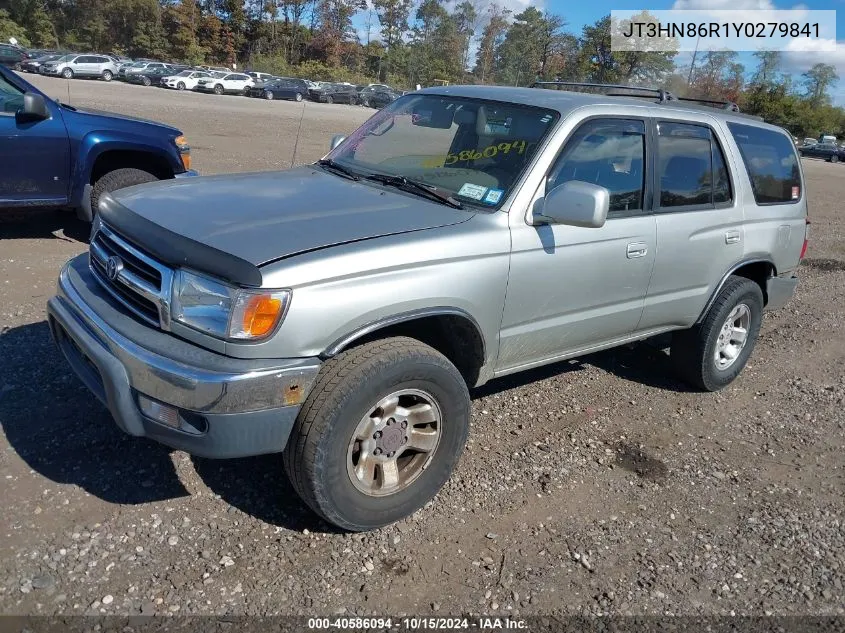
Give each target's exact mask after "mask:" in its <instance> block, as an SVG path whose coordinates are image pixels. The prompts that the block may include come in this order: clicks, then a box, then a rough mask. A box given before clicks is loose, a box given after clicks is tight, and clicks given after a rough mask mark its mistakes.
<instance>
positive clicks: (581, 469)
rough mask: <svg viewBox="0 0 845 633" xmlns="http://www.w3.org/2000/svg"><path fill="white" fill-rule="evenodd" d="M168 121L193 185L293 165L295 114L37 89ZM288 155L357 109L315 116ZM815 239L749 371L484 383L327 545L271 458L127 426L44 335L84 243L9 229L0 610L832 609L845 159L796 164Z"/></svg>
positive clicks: (32, 220) (36, 216) (651, 357)
mask: <svg viewBox="0 0 845 633" xmlns="http://www.w3.org/2000/svg"><path fill="white" fill-rule="evenodd" d="M35 83H37V84H38V85H39V86H42V87H44V88H45V89H46V90H47V92H48V94H50V95H53V96H63V97H65V98H67V90H68V88H69V89H70V101H71V103H75V104H78V105H81V106H96V107H100V108H104V109H113V110H115V111H119V112H123V113H128V114H133V115H142V116H146V117H149V118H155V119H159V120H163V121H167V122H168V123H172V124H175V125H177V126H179V127H180V128H181V129H183V130H184V131H185V133H186V134H187V135H188V137H189V140H190V141H191V144H192V145H193V147H194V161H195V166H196V167H197V168H198V169H199V170H201V171H202V172H204V173H215V172H223V171H246V170H262V169H273V168H280V167H286V166H288V165H289V164H290V161H291V156H292V153H293V144H294V139H295V138H296V132H297V129H298V128H299V124H300V116H301V114H302V107H303V106H302V105H301V104H294V103H282V102H265V101H262V100H252V99H246V98H243V97H215V96H211V95H199V94H190V93H189V94H184V93H164V92H163V91H161V90H157V89H154V88H143V87H140V86H139V87H135V86H127V85H122V84H118V83H112V84H104V83H102V82H92V81H73V82H69V83H65V82H63V81H60V80H51V79H46V78H36V79H35ZM304 112H305V115H304V118H303V119H302V120H303V124H302V138H301V141H300V143H299V148H298V150H297V160H296V161H295V162H305V161H309V160H314V159H316V158H318V157H319V156H320V155H321V154H323V153H324V151H325V148H326V146H327V143H328V140H329V138H330V136H331V135H332V134H333V133H336V132H348V131H350V130H351V129H352V128H354V127H355V125H356V124H358V123H360V122H361V121H363V120H364V119H365V118H366V117H367V116H368V115H369V114H371V112H372V111H368V110H365V109H363V108H357V107H350V106H339V105H333V106H329V105H320V104H312V103H309V104H307V105H306V106H305V110H304ZM805 170H806V173H807V177H808V188H809V197H810V203H811V219H812V221H813V225H812V227H811V228H812V237H813V239H812V242H811V249H810V253H809V256H808V257H809V258H808V260H807V261H806V262H805V265H804V266H803V269H802V271H801V277H802V281H801V284H800V286H799V290H798V295H797V297H796V299H795V300H794V301H793V302H792V303H791V304H790V305H789V306H788V307H786V308H784V309H782V310H780V311H778V312H775V313H770V314H767V316H766V318H765V320H764V325H763V330H762V334H761V338H760V341H759V343H758V345H757V349H756V351H755V353H754V355H753V357H752V359H751V362H750V364H749V365H748V367H747V368H746V369H745V371H744V372H743V375H742V376H741V378H740V379H739V380H738V381H737V382H736V383H734V384H733V385H732V386H731V387H729V388H727V389H726V390H724V391H723V392H721V393H718V394H700V393H691V392H689V391H688V390H687V389H686V388H685V387H684V386H683V385H682V384H681V383H680V382H678V381H677V380H675V379H674V377H673V376H672V374H671V372H670V371H669V369H668V367H667V362H666V357H665V355H664V354H663V353H662V352H661V351H660V350H659V349H658V347H659V346H656V345H646V344H642V345H636V346H630V347H626V348H621V349H617V350H612V351H609V352H605V353H602V354H597V355H593V356H588V357H585V358H582V359H579V360H577V361H570V362H565V363H561V364H557V365H554V366H551V367H546V368H543V369H540V370H537V371H533V372H530V373H527V374H524V375H518V376H515V377H512V378H509V379H504V380H499V381H495V382H494V383H491V384H490V385H488V386H486V387H484V388H483V389H480V390H478V391H476V392H475V393H474V394H473V396H474V402H473V413H472V431H471V440H470V444H469V446H468V448H467V451H466V453H465V455H464V457H463V459H462V460H461V463H460V466H459V468H458V471H457V473H456V474H455V476H454V477H453V478H452V480H451V481H450V482H449V483H448V484H447V485H446V487H445V488H444V489H443V490H442V491H441V492H440V494H439V495H438V496H437V498H436V499H435V500H434V501H433V502H432V503H431V504H429V505H428V506H427V507H426V508H425V509H423V510H421V511H420V512H418V513H417V514H415V515H414V516H413V517H411V518H409V519H407V520H405V521H403V522H401V523H399V524H397V525H394V526H391V527H388V528H385V529H382V530H379V531H376V532H373V533H369V534H357V535H349V534H339V533H336V532H335V531H333V530H331V529H330V528H328V527H327V526H326V525H324V524H321V522H320V521H319V520H317V519H315V517H314V516H313V515H312V514H311V513H310V512H308V511H307V510H306V509H305V508H303V506H302V505H301V504H300V502H299V501H298V499H297V498H296V496H295V495H294V493H293V491H292V490H291V488H290V486H289V485H288V483H287V481H286V479H285V476H284V473H283V469H282V465H281V459H280V458H279V457H278V456H267V457H261V458H253V459H243V460H232V461H210V460H203V459H198V458H193V457H190V456H188V455H186V454H184V453H181V452H174V451H169V450H168V449H166V448H164V447H161V446H159V445H156V444H154V443H152V442H149V441H146V440H138V439H133V438H129V437H127V436H124V435H122V434H121V433H120V432H119V431H118V430H117V428H116V427H115V426H114V424H113V423H112V422H111V419H110V417H109V415H108V414H107V413H106V411H105V410H104V409H103V408H102V407H101V406H100V405H99V404H98V403H97V402H96V401H95V400H94V398H93V397H92V396H91V395H89V394H88V393H87V392H86V391H85V390H84V389H83V388H82V386H81V384H80V383H79V382H78V380H77V379H76V378H75V377H74V376H72V375H71V373H70V370H69V368H68V367H67V365H66V364H65V362H64V360H63V359H62V358H61V357H60V356H59V354H58V352H57V350H56V349H55V348H54V346H53V344H52V343H51V341H50V340H49V337H48V331H47V327H46V324H45V302H46V300H47V299H48V298H49V296H50V295H51V294H52V292H53V289H54V286H55V279H56V276H57V273H58V271H59V268H60V266H61V264H62V263H63V262H64V261H65V260H67V259H68V258H69V257H70V256H72V255H74V254H76V253H79V252H81V251H83V250H84V249H85V248H86V245H85V243H84V240H85V235H86V232H87V228H86V227H84V226H83V225H81V224H79V223H78V222H76V221H75V220H73V219H71V218H70V217H69V216H68V215H66V214H58V213H53V212H48V211H33V212H28V213H26V214H17V213H16V214H10V215H7V216H6V217H5V218H2V219H0V238H2V240H1V241H0V280H2V281H1V282H0V306H1V307H0V331H1V332H2V336H0V358H2V363H0V422H2V429H3V433H2V437H0V478H2V481H3V510H4V511H3V513H2V517H0V534H1V535H2V538H0V611H2V612H3V613H7V614H9V613H12V614H85V613H89V614H101V613H107V614H122V615H131V614H153V613H156V614H159V613H171V614H177V613H178V614H194V613H212V614H304V615H313V614H335V613H337V614H376V615H387V614H392V615H397V614H401V613H409V614H411V613H413V614H423V615H447V614H458V613H465V612H473V613H478V612H483V613H493V614H496V613H500V614H511V615H532V614H581V615H587V614H599V613H604V614H607V613H610V614H687V615H722V614H732V613H735V614H753V615H763V614H777V615H809V614H815V615H835V614H839V615H842V614H845V611H844V610H843V605H845V591H843V582H845V523H843V520H844V519H843V507H845V503H844V502H843V499H844V498H845V496H843V491H844V490H845V485H844V484H845V481H843V465H845V461H843V458H842V455H843V448H845V447H843V444H845V441H843V438H845V407H843V401H844V400H845V378H843V377H844V376H845V335H843V315H845V238H843V226H845V220H843V216H842V200H843V198H845V185H843V182H845V179H843V176H845V167H843V166H842V165H830V164H826V163H822V162H819V161H812V160H810V161H805Z"/></svg>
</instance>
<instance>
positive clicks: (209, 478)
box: [191, 454, 340, 533]
mask: <svg viewBox="0 0 845 633" xmlns="http://www.w3.org/2000/svg"><path fill="white" fill-rule="evenodd" d="M191 460H192V461H193V464H194V470H195V471H196V473H197V475H199V476H200V478H201V479H202V480H203V482H204V483H205V485H206V486H208V487H209V488H210V489H211V491H212V492H214V493H215V494H218V495H220V498H221V499H222V500H223V501H224V502H226V503H228V504H229V505H230V506H232V507H234V508H236V509H238V510H240V511H241V512H243V513H245V514H248V515H249V516H251V517H254V518H256V519H259V520H260V521H264V522H265V523H269V524H271V525H275V526H277V527H283V528H286V529H289V530H295V531H298V532H301V531H302V530H305V529H307V530H309V531H311V532H320V533H339V532H340V530H339V529H337V528H335V527H334V526H331V525H329V524H327V523H325V522H324V521H323V520H322V519H320V517H318V516H317V515H316V514H314V513H313V512H312V511H311V510H310V509H309V508H308V507H307V506H306V505H305V503H303V502H302V501H301V500H300V499H299V496H298V495H297V494H296V491H295V490H294V489H293V486H291V484H290V482H289V481H288V478H287V474H285V469H284V466H283V464H282V456H281V454H274V455H262V456H259V457H245V458H243V459H203V458H201V457H192V458H191Z"/></svg>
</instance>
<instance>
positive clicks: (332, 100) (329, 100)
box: [326, 95, 334, 103]
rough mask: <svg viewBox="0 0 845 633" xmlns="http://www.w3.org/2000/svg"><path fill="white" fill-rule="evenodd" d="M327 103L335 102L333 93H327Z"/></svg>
mask: <svg viewBox="0 0 845 633" xmlns="http://www.w3.org/2000/svg"><path fill="white" fill-rule="evenodd" d="M326 103H334V98H333V97H332V96H331V95H326Z"/></svg>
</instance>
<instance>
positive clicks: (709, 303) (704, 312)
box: [695, 257, 777, 325]
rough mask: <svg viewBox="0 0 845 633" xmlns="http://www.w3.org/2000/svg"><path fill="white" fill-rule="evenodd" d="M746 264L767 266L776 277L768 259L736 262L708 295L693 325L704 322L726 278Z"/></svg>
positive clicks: (772, 265) (773, 265)
mask: <svg viewBox="0 0 845 633" xmlns="http://www.w3.org/2000/svg"><path fill="white" fill-rule="evenodd" d="M748 264H768V265H769V266H771V268H772V274H771V275H770V276H777V267H776V266H775V263H774V262H773V261H772V260H771V259H770V258H768V257H754V258H749V259H743V260H742V261H739V262H737V263H736V264H734V265H733V266H731V268H730V269H728V272H726V273H725V274H724V275H722V279H721V280H720V281H719V284H718V285H717V286H716V288H715V289H714V290H713V293H712V294H711V295H710V298H709V299H708V300H707V303H706V304H705V305H704V309H703V310H702V311H701V314H699V315H698V318H697V319H696V320H695V324H696V325H698V324H699V323H701V322H702V321H703V320H704V317H705V316H706V315H707V311H708V310H710V307H711V306H712V305H713V303H714V302H715V301H716V297H718V296H719V293H720V292H721V291H722V288H723V287H724V285H725V283H726V282H727V281H728V277H730V276H731V275H733V274H734V273H735V272H736V271H737V270H739V269H740V268H742V267H743V266H747V265H748Z"/></svg>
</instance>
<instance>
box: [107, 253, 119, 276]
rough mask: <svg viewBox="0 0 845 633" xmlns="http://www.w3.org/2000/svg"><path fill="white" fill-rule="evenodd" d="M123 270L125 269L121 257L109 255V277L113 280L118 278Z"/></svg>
mask: <svg viewBox="0 0 845 633" xmlns="http://www.w3.org/2000/svg"><path fill="white" fill-rule="evenodd" d="M121 270H123V260H122V259H120V257H115V256H112V257H109V260H108V262H106V273H107V274H108V276H109V279H111V280H112V281H114V280H115V279H117V276H118V275H119V274H120V271H121Z"/></svg>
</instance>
